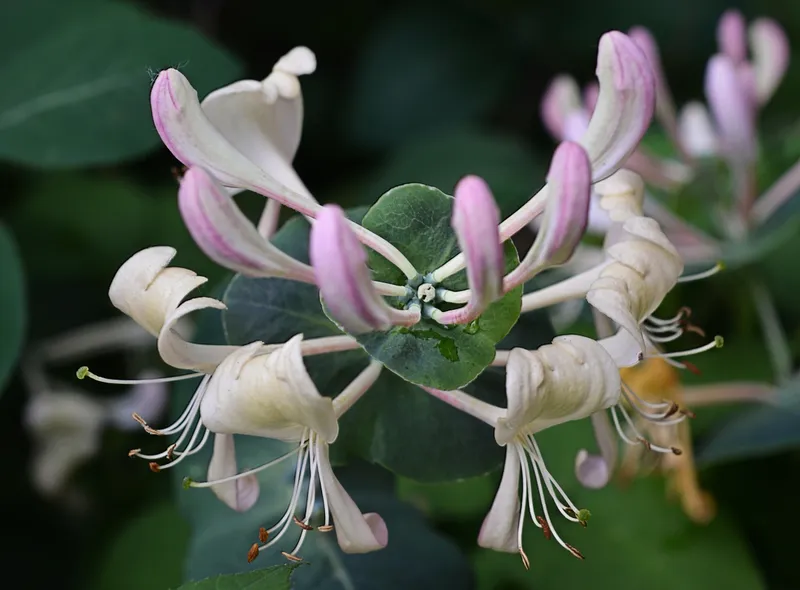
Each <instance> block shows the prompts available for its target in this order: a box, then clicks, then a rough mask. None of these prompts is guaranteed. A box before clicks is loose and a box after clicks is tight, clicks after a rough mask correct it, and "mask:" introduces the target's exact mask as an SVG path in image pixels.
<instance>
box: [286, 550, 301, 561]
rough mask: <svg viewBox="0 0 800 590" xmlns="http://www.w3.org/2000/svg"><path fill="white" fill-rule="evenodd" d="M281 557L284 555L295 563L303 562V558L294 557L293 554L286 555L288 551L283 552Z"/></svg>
mask: <svg viewBox="0 0 800 590" xmlns="http://www.w3.org/2000/svg"><path fill="white" fill-rule="evenodd" d="M281 555H283V556H284V557H285V558H286V559H288V560H289V561H295V562H299V561H303V558H302V557H297V555H292V554H291V553H286V551H281Z"/></svg>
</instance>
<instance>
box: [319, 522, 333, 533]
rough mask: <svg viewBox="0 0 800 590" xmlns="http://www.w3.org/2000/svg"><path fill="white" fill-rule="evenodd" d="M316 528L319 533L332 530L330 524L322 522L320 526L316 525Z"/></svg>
mask: <svg viewBox="0 0 800 590" xmlns="http://www.w3.org/2000/svg"><path fill="white" fill-rule="evenodd" d="M317 530H318V531H319V532H321V533H329V532H331V531H332V530H333V525H332V524H323V525H322V526H318V527H317Z"/></svg>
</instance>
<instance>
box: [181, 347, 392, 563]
mask: <svg viewBox="0 0 800 590" xmlns="http://www.w3.org/2000/svg"><path fill="white" fill-rule="evenodd" d="M301 342H302V336H301V335H298V336H295V337H294V338H292V339H290V340H289V341H288V342H286V343H285V344H283V345H281V346H279V347H277V348H276V349H274V350H272V351H271V352H268V353H263V351H262V347H263V344H262V343H261V342H254V343H252V344H250V345H247V346H243V347H241V348H240V349H238V350H237V351H235V352H234V353H233V354H231V355H230V356H229V357H227V358H226V359H225V360H224V361H223V362H222V363H221V364H220V365H219V367H218V369H217V371H216V372H215V373H214V375H213V377H212V378H211V380H210V382H209V384H208V388H207V392H206V394H205V396H204V397H203V398H202V401H201V402H200V415H201V418H202V420H203V422H204V423H205V424H206V425H207V426H208V428H209V429H210V430H212V431H213V432H215V433H217V436H218V437H219V436H221V435H222V436H229V435H233V434H245V435H250V436H261V437H265V438H271V439H276V440H281V441H286V442H293V443H297V446H296V447H295V449H294V450H292V451H290V452H289V453H287V454H286V455H283V456H282V457H279V458H277V459H276V460H273V461H270V462H269V463H266V464H265V465H262V466H260V467H257V468H255V469H251V470H249V471H245V472H243V473H240V474H235V475H231V476H227V477H223V478H222V479H219V480H216V481H215V480H209V481H208V482H192V481H189V482H187V484H188V485H189V486H191V487H208V486H219V485H221V484H229V483H231V482H234V481H238V480H241V479H246V478H252V477H253V475H254V474H255V473H257V472H258V471H261V470H263V469H266V468H268V467H270V466H272V465H274V464H276V463H278V462H280V461H283V460H285V459H287V458H289V457H292V456H294V455H297V468H296V472H295V479H294V490H293V493H292V499H291V501H290V504H289V507H288V508H287V510H286V512H285V514H284V515H283V517H282V518H281V519H280V520H279V521H278V522H277V523H276V524H275V525H274V526H272V527H271V528H269V529H264V531H263V532H262V533H260V537H261V542H262V544H261V545H260V546H258V545H254V546H253V547H252V548H251V551H250V554H249V556H248V559H249V560H250V561H252V560H253V559H255V557H256V556H257V555H258V553H259V552H260V551H263V550H265V549H267V548H269V547H272V546H273V545H275V544H276V543H278V542H279V541H280V540H281V538H282V537H283V536H284V535H285V534H286V532H287V531H289V530H290V529H292V528H293V526H298V527H299V528H300V536H299V539H298V541H297V543H296V545H295V547H294V549H292V550H291V551H289V552H283V555H284V556H286V557H287V559H290V560H293V561H299V560H300V559H301V558H300V557H298V555H297V553H298V551H299V550H300V548H301V547H302V545H303V541H304V539H305V537H306V534H307V533H308V531H310V530H313V527H312V526H311V525H310V524H309V523H310V522H311V519H312V516H313V512H314V509H315V500H316V498H317V482H319V491H320V494H321V496H322V500H323V507H324V523H323V524H322V525H320V526H319V527H318V530H320V531H323V532H326V531H330V530H335V531H336V536H337V540H338V542H339V546H340V547H341V548H342V550H343V551H345V552H347V553H366V552H369V551H375V550H377V549H382V548H383V547H385V546H386V543H387V541H388V535H387V530H386V524H385V523H384V521H383V519H382V518H381V517H380V516H379V515H378V514H375V513H369V514H362V513H361V512H360V511H359V510H358V507H357V506H356V504H355V502H353V500H352V499H351V498H350V496H349V495H348V494H347V492H345V490H344V488H343V487H342V486H341V484H340V483H339V481H338V480H337V479H336V476H335V475H334V473H333V469H332V468H331V464H330V459H329V457H328V446H329V445H330V444H331V443H332V442H334V441H335V440H336V437H337V436H338V433H339V423H338V419H339V418H340V417H341V415H342V414H343V413H344V412H345V411H347V410H348V409H349V408H350V407H351V406H352V405H353V403H355V402H356V400H357V399H358V398H360V397H361V395H363V394H364V392H365V391H366V390H367V389H369V387H370V386H371V385H372V384H373V383H374V382H375V380H376V379H377V378H378V376H379V375H380V372H381V365H380V364H379V363H376V362H372V363H371V364H370V365H369V366H368V367H367V368H366V369H364V371H363V372H362V373H361V375H359V376H358V377H357V378H356V379H355V380H354V381H353V382H352V383H351V384H350V385H349V386H348V387H347V388H345V389H344V391H342V392H341V393H340V394H339V395H338V396H337V397H336V398H335V399H333V400H332V399H330V398H327V397H323V396H322V395H320V393H319V391H317V388H316V386H315V385H314V383H313V381H312V380H311V378H310V377H309V375H308V373H307V372H306V369H305V366H304V364H303V357H302V351H301ZM232 460H233V459H232V458H229V459H228V464H229V465H230V463H231V461H232ZM225 471H230V469H223V470H222V472H225ZM306 481H308V488H307V490H308V491H307V493H306V501H305V508H304V509H303V508H301V514H302V517H301V518H298V517H297V516H295V512H296V511H297V509H298V506H299V504H298V503H299V502H300V496H301V495H302V494H301V492H302V489H303V488H304V486H305V484H306Z"/></svg>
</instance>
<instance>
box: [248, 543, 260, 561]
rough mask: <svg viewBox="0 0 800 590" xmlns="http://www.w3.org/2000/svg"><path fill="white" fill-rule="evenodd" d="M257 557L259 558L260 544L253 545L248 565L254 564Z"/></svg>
mask: <svg viewBox="0 0 800 590" xmlns="http://www.w3.org/2000/svg"><path fill="white" fill-rule="evenodd" d="M256 557H258V543H253V545H252V546H251V547H250V551H248V552H247V563H253V560H254V559H255V558H256Z"/></svg>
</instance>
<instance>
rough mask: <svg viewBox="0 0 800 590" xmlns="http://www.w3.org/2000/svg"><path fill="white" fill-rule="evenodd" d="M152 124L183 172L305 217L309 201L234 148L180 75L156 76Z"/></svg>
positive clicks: (310, 207) (310, 211)
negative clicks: (194, 171)
mask: <svg viewBox="0 0 800 590" xmlns="http://www.w3.org/2000/svg"><path fill="white" fill-rule="evenodd" d="M150 105H151V108H152V111H153V122H154V123H155V127H156V131H158V134H159V136H161V139H162V141H163V142H164V145H166V146H167V148H168V149H169V150H170V151H171V152H172V154H173V155H174V156H175V157H176V158H177V159H178V160H180V161H181V162H183V164H185V165H186V166H201V167H203V168H205V169H206V170H209V171H210V172H211V173H212V174H213V175H214V176H215V177H216V178H217V179H219V181H220V182H221V183H222V184H223V185H225V186H227V187H232V188H240V189H249V190H252V191H255V192H258V193H260V194H262V195H265V196H268V197H272V198H274V199H275V200H277V201H279V202H281V203H282V204H284V205H287V206H288V207H291V208H293V209H296V210H297V211H299V212H301V213H303V214H313V213H314V211H315V210H316V208H317V207H318V206H317V205H316V203H315V202H314V201H313V199H310V198H309V197H308V196H306V195H302V194H299V193H297V192H295V191H293V190H291V189H290V188H289V187H287V186H285V185H284V184H282V183H281V182H279V181H278V180H277V179H275V178H274V177H273V176H271V175H270V174H269V173H268V172H267V171H265V170H263V169H262V168H260V167H259V166H258V165H257V164H255V163H254V162H253V161H251V160H250V159H248V158H247V156H245V155H244V154H243V153H242V152H240V151H239V150H238V149H237V148H236V147H234V146H233V145H232V144H231V143H230V142H229V141H228V140H227V139H226V138H225V136H224V135H223V134H222V133H221V132H220V131H219V130H218V129H217V128H216V127H215V126H214V125H213V124H212V123H211V121H210V120H209V118H208V117H207V116H206V114H205V113H204V112H203V109H202V107H201V106H200V102H199V100H198V98H197V92H196V91H195V89H194V88H192V85H191V84H190V83H189V81H188V80H187V79H186V77H185V76H184V75H183V74H181V73H180V72H179V71H178V70H175V69H168V70H163V71H162V72H161V73H159V75H158V78H156V81H155V83H154V84H153V89H152V91H151V93H150Z"/></svg>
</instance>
